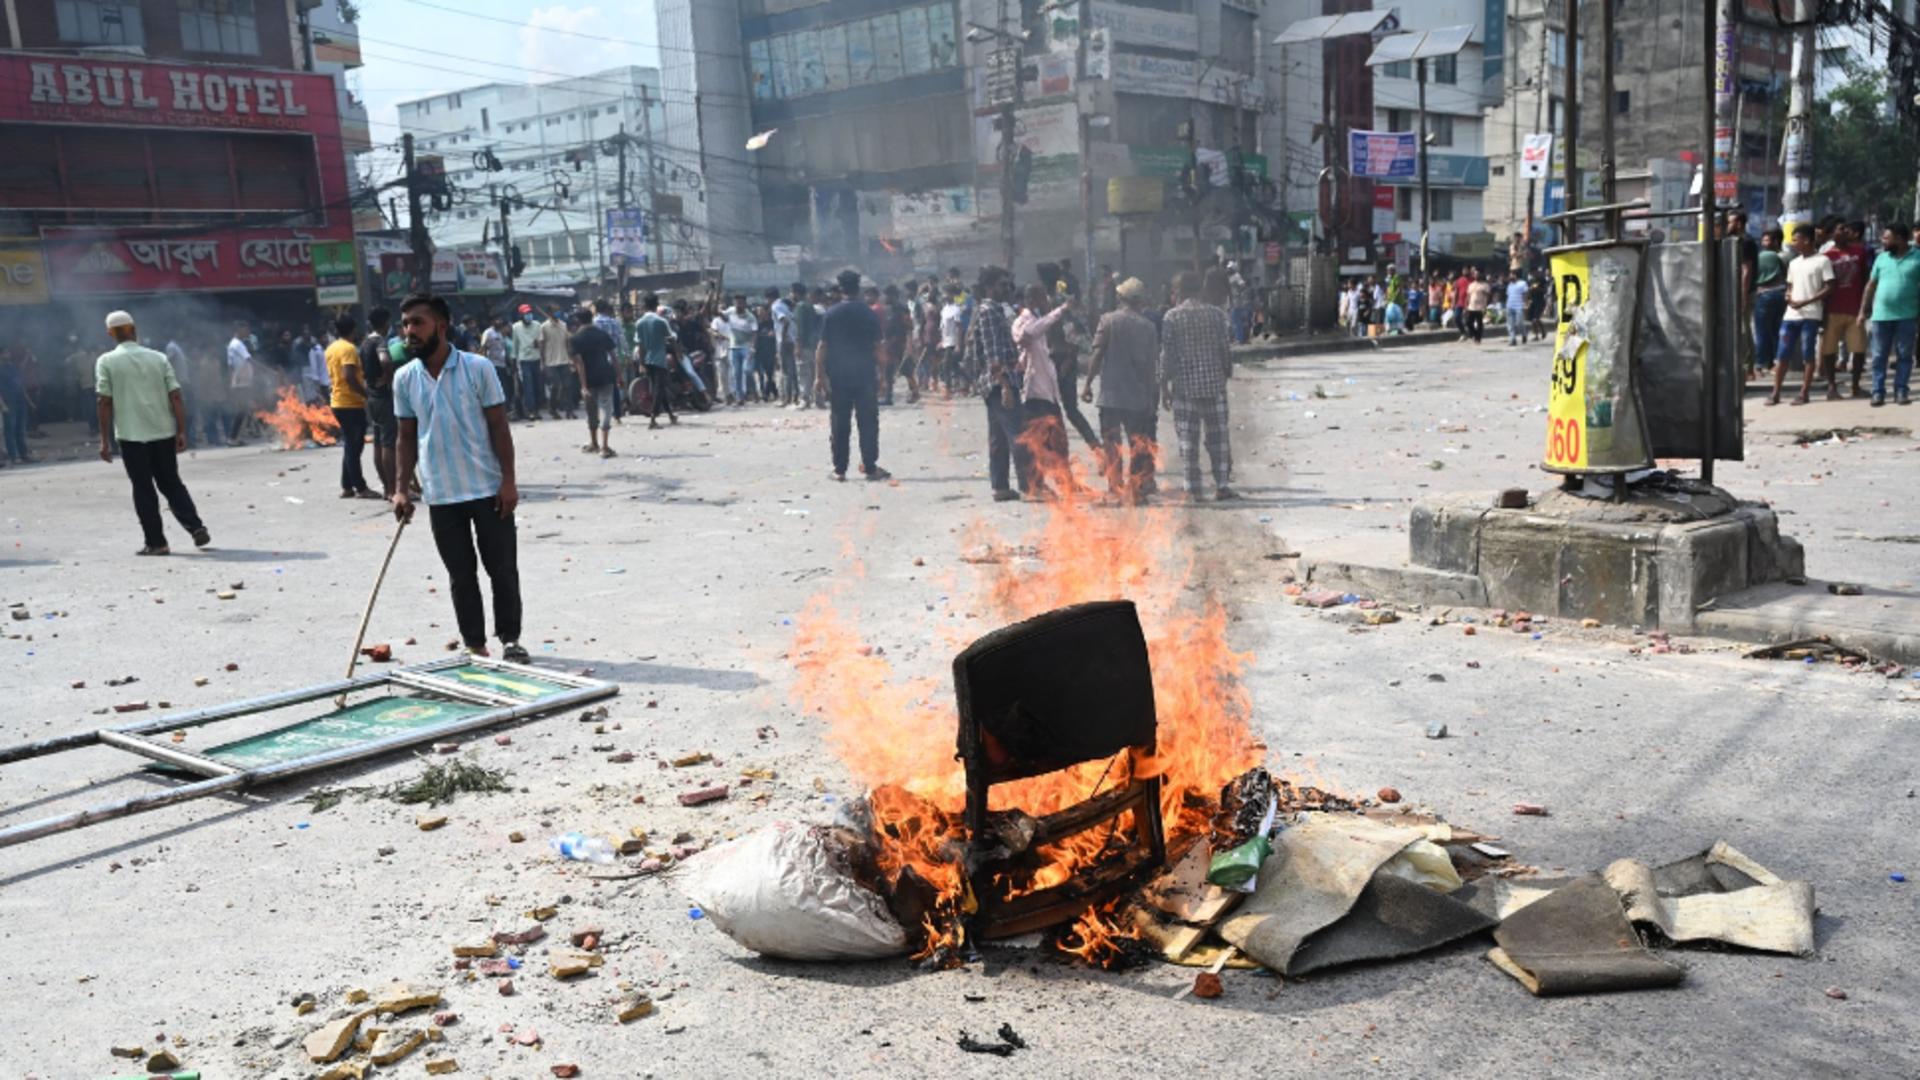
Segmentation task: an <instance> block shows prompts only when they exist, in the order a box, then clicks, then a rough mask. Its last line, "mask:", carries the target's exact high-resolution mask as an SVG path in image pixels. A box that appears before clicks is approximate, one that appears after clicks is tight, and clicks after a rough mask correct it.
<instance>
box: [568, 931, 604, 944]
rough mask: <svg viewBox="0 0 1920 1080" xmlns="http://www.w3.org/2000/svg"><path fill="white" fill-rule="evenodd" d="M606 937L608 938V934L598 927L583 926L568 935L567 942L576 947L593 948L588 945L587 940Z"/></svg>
mask: <svg viewBox="0 0 1920 1080" xmlns="http://www.w3.org/2000/svg"><path fill="white" fill-rule="evenodd" d="M606 936H607V932H606V931H605V930H602V929H600V928H599V927H597V926H583V927H581V928H580V929H578V930H575V931H573V932H572V933H570V934H568V935H567V940H568V941H570V942H572V943H573V944H574V945H576V946H580V947H583V948H592V946H590V945H587V944H586V940H587V939H588V938H600V937H606Z"/></svg>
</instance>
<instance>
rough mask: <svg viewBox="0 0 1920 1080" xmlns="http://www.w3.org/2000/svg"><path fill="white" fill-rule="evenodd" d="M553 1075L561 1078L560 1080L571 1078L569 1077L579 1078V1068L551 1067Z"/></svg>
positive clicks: (567, 1066) (576, 1066) (571, 1066)
mask: <svg viewBox="0 0 1920 1080" xmlns="http://www.w3.org/2000/svg"><path fill="white" fill-rule="evenodd" d="M553 1075H555V1076H558V1077H561V1080H566V1078H567V1077H571V1076H579V1075H580V1066H578V1065H555V1066H554V1067H553Z"/></svg>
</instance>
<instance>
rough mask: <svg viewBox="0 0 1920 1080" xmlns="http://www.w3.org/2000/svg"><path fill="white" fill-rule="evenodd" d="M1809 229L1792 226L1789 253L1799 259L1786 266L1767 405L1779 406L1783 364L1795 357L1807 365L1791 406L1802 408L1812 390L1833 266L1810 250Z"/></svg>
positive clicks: (1784, 377) (1812, 242)
mask: <svg viewBox="0 0 1920 1080" xmlns="http://www.w3.org/2000/svg"><path fill="white" fill-rule="evenodd" d="M1815 243H1816V240H1815V238H1814V232H1813V226H1811V225H1795V226H1794V227H1793V250H1794V252H1795V253H1796V254H1797V255H1798V256H1799V258H1796V259H1794V260H1793V261H1792V262H1790V263H1788V264H1787V313H1786V316H1785V318H1783V319H1782V320H1781V322H1780V351H1779V352H1778V353H1777V354H1776V355H1775V358H1774V362H1773V393H1772V394H1770V395H1768V397H1767V404H1769V405H1778V404H1780V391H1781V390H1782V389H1783V388H1785V386H1786V382H1787V365H1788V364H1790V363H1792V362H1793V360H1794V358H1795V357H1798V358H1799V359H1800V361H1801V362H1802V363H1804V364H1806V365H1807V376H1806V379H1805V380H1804V385H1803V386H1802V387H1801V388H1800V394H1799V396H1797V397H1795V398H1794V399H1793V403H1794V404H1795V405H1805V404H1806V403H1807V397H1808V394H1809V392H1810V391H1811V390H1812V389H1813V377H1814V375H1813V373H1814V370H1815V369H1816V368H1818V367H1819V366H1820V326H1821V324H1822V323H1823V322H1824V321H1825V319H1826V315H1827V306H1826V299H1827V295H1828V294H1829V293H1831V292H1833V282H1834V277H1833V263H1832V262H1831V261H1829V260H1828V259H1827V257H1826V256H1825V255H1822V254H1820V253H1819V252H1817V251H1815V250H1814V246H1815Z"/></svg>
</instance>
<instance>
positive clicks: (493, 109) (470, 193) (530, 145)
mask: <svg viewBox="0 0 1920 1080" xmlns="http://www.w3.org/2000/svg"><path fill="white" fill-rule="evenodd" d="M660 91H661V87H660V73H659V71H657V70H655V69H653V68H642V67H620V68H611V69H609V70H606V71H600V72H595V73H593V74H590V75H581V76H577V77H575V78H571V79H560V80H556V81H554V82H546V83H536V84H525V83H486V84H483V85H480V86H474V87H468V88H466V89H463V90H458V91H453V92H450V93H444V94H435V95H434V96H432V97H425V98H416V99H414V100H412V101H406V102H402V103H400V105H399V117H400V128H401V130H402V132H404V133H406V134H410V135H412V136H413V137H414V153H415V155H416V158H417V159H418V160H420V162H421V164H422V167H423V168H426V169H429V170H431V169H444V171H445V173H446V177H447V181H448V186H449V189H450V190H451V191H452V192H454V195H453V205H452V206H451V207H449V208H447V209H444V210H439V211H434V210H429V211H428V212H427V227H428V231H429V233H430V235H431V236H432V238H433V243H434V247H435V248H436V250H451V251H467V252H472V251H478V250H481V249H483V248H485V249H489V250H493V251H496V252H500V253H502V254H504V251H502V249H501V247H500V237H501V218H502V214H503V210H504V214H505V218H506V231H507V234H508V236H509V237H510V239H511V243H512V245H513V246H514V247H517V248H518V249H519V251H520V253H521V257H522V259H524V263H525V265H524V269H523V270H522V271H521V273H520V274H519V275H518V278H517V280H516V282H515V284H516V285H520V286H522V287H528V288H540V287H557V286H567V285H573V284H576V283H579V282H583V281H589V280H597V279H599V278H600V277H601V276H602V274H603V272H604V271H605V270H606V268H607V267H608V266H609V260H608V257H607V252H606V250H605V247H606V239H607V238H606V216H605V214H606V211H607V210H610V209H614V208H618V207H621V206H623V205H624V206H628V207H638V208H641V209H643V210H645V209H655V205H654V203H653V201H652V200H654V199H656V198H658V197H660V196H663V195H675V196H681V197H683V198H684V194H685V193H686V192H687V191H688V190H690V188H691V187H693V186H695V180H697V177H695V178H694V179H692V180H690V179H689V177H688V171H687V170H685V169H684V168H683V167H676V166H674V165H673V164H672V163H671V162H670V161H669V160H668V159H666V158H664V157H663V156H662V155H660V154H659V153H657V152H656V151H657V141H658V140H657V138H654V137H651V136H652V134H653V133H654V132H656V131H658V130H660V129H661V128H662V127H664V125H665V116H664V112H663V110H662V107H661V102H660ZM623 131H624V132H625V133H626V134H627V135H629V136H631V139H630V140H629V141H628V142H627V143H626V154H625V157H626V166H625V178H626V183H625V187H624V189H623V188H622V186H621V166H620V157H621V155H620V152H619V146H620V140H619V139H618V136H619V135H620V134H621V133H622V132H623ZM403 203H404V199H402V200H401V202H400V203H399V204H396V209H397V210H401V211H403V210H404V207H403V205H402V204H403ZM652 216H655V217H657V216H658V215H657V213H655V214H654V215H652ZM395 217H396V218H398V217H399V214H398V213H396V214H395ZM650 239H651V240H652V243H651V245H650V248H649V251H648V253H647V265H649V266H664V267H672V266H676V265H678V264H679V263H680V261H681V260H682V258H683V253H682V251H681V249H680V246H679V244H678V243H677V242H676V241H675V240H674V239H673V238H672V237H670V236H663V235H661V234H660V232H659V231H658V230H655V231H653V232H652V233H651V234H650ZM635 269H636V270H637V269H640V267H635Z"/></svg>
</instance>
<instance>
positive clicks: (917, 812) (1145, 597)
mask: <svg viewBox="0 0 1920 1080" xmlns="http://www.w3.org/2000/svg"><path fill="white" fill-rule="evenodd" d="M1069 475H1070V474H1069V473H1068V471H1067V470H1064V469H1063V470H1060V471H1059V472H1057V473H1056V474H1055V476H1056V478H1057V479H1059V480H1061V481H1062V482H1061V483H1059V485H1058V486H1056V488H1055V490H1056V491H1057V492H1059V493H1060V494H1061V496H1062V497H1061V498H1059V499H1058V500H1057V501H1055V502H1052V503H1049V504H1047V511H1046V514H1045V518H1044V520H1043V522H1042V524H1041V526H1040V529H1039V534H1038V536H1037V538H1035V539H1034V541H1033V548H1032V549H1031V550H1032V551H1034V552H1035V554H1036V556H1037V557H1036V558H1032V559H1026V558H1017V557H1016V558H1005V557H1002V558H998V560H997V561H982V560H979V559H975V558H972V557H969V558H968V560H967V561H968V562H969V563H972V564H974V566H975V568H976V569H977V570H978V571H979V576H978V578H977V580H976V581H975V582H974V589H973V595H972V596H971V597H970V598H969V600H968V602H967V603H965V604H963V605H962V609H963V610H967V611H971V612H974V613H976V614H977V615H978V616H979V618H978V619H977V620H976V621H974V622H972V623H970V624H968V626H967V629H968V630H969V631H971V632H972V633H971V636H978V635H979V634H981V633H985V632H986V631H987V630H990V629H992V628H994V627H997V626H1000V625H1003V624H1006V623H1011V622H1016V621H1019V620H1022V619H1027V618H1031V617H1033V616H1036V615H1040V614H1043V613H1045V612H1048V611H1052V610H1054V609H1056V608H1061V607H1065V606H1068V605H1070V604H1078V603H1084V602H1087V601H1094V600H1114V599H1128V600H1132V601H1133V602H1134V605H1135V607H1136V608H1137V609H1138V612H1139V617H1140V623H1141V627H1142V629H1143V630H1144V631H1145V634H1146V638H1147V651H1148V654H1149V659H1150V662H1151V664H1152V668H1153V682H1154V698H1155V711H1156V713H1157V718H1158V733H1157V738H1156V742H1157V748H1158V752H1157V754H1156V756H1155V757H1153V758H1152V759H1150V760H1148V761H1145V762H1142V763H1141V764H1142V770H1141V771H1142V772H1143V773H1144V775H1148V776H1153V775H1157V776H1159V777H1161V779H1162V788H1161V810H1162V815H1163V818H1164V821H1165V827H1166V833H1167V839H1168V844H1169V847H1170V848H1174V849H1177V848H1178V846H1179V845H1180V844H1181V843H1182V842H1183V841H1184V840H1187V839H1189V838H1193V837H1198V836H1201V835H1204V834H1206V833H1207V832H1208V830H1209V827H1210V824H1211V817H1212V815H1213V813H1214V810H1215V808H1216V807H1217V805H1218V798H1219V792H1220V790H1221V787H1222V785H1224V784H1226V783H1227V782H1228V781H1230V780H1232V779H1233V778H1234V777H1236V776H1239V775H1240V774H1242V773H1243V772H1245V771H1246V770H1248V769H1249V768H1251V767H1253V766H1255V765H1257V764H1259V762H1260V760H1261V751H1262V748H1261V746H1260V745H1259V743H1258V741H1257V740H1256V739H1255V737H1254V735H1253V731H1252V728H1251V726H1250V720H1251V716H1252V701H1251V698H1250V696H1249V695H1248V693H1247V690H1246V688H1245V687H1244V686H1243V685H1242V684H1241V682H1240V675H1241V672H1242V671H1243V670H1244V669H1245V667H1246V665H1247V662H1248V660H1249V657H1248V656H1247V655H1246V654H1244V653H1239V652H1235V651H1234V650H1233V648H1232V647H1231V646H1230V645H1229V644H1228V642H1227V615H1226V611H1225V609H1223V608H1222V607H1221V606H1220V605H1219V604H1218V603H1217V602H1216V601H1214V600H1212V599H1210V598H1208V599H1199V600H1196V599H1195V597H1194V594H1193V592H1192V591H1190V588H1189V585H1190V582H1191V581H1192V579H1193V574H1194V571H1193V558H1192V549H1191V545H1190V544H1189V543H1186V542H1180V541H1178V539H1177V533H1176V530H1177V528H1178V524H1179V519H1178V517H1177V516H1176V515H1175V513H1173V512H1172V511H1168V510H1162V509H1147V510H1141V511H1127V512H1115V511H1111V510H1100V509H1097V508H1095V507H1094V506H1092V505H1091V504H1090V503H1088V502H1086V501H1085V500H1084V499H1083V498H1081V497H1080V495H1079V492H1080V490H1081V489H1080V488H1079V486H1078V485H1077V484H1074V483H1072V482H1070V480H1069V479H1068V477H1069ZM966 539H967V543H968V544H969V545H972V546H977V545H978V544H979V542H980V541H982V540H983V539H989V540H991V537H990V533H989V532H988V531H987V530H985V529H983V528H975V529H973V530H969V531H968V535H967V538H966ZM970 550H972V547H971V546H970ZM990 550H992V551H999V552H1018V551H1020V550H1022V549H1020V548H1016V547H1015V546H1014V545H1012V544H1011V543H1007V542H993V543H992V545H991V548H990ZM795 622H796V626H797V630H796V634H795V641H794V648H793V651H792V653H791V655H792V656H793V657H794V665H795V668H796V678H795V682H794V690H793V693H794V698H795V700H796V702H797V703H798V704H800V706H801V707H803V708H804V709H806V710H807V711H808V712H812V713H817V714H818V715H820V716H821V717H823V718H824V719H825V720H826V722H827V725H828V733H827V740H828V744H829V745H830V747H831V748H832V749H833V750H834V752H835V754H836V755H837V756H839V757H840V759H841V760H842V761H843V762H844V763H845V764H846V766H847V768H848V770H849V771H850V772H851V773H852V774H853V776H854V778H855V779H856V780H858V781H859V782H860V783H862V784H864V785H866V786H867V787H868V788H869V789H871V794H870V796H869V803H870V809H871V813H872V824H873V835H874V838H875V841H876V844H877V846H878V848H879V851H878V858H879V862H880V864H881V868H882V870H883V871H884V872H885V875H886V877H887V880H888V883H889V885H891V886H893V887H895V888H896V891H898V890H899V886H900V884H901V881H902V878H903V876H904V875H906V874H908V872H909V871H910V872H911V874H912V875H913V877H912V878H907V879H906V883H907V885H908V886H909V887H910V888H909V891H915V892H919V893H922V894H931V896H932V897H933V899H932V902H930V903H922V904H919V905H917V906H919V907H924V908H925V909H926V910H925V915H924V918H922V919H914V920H913V923H914V924H918V925H919V926H920V927H921V928H923V929H924V930H925V931H926V940H925V944H924V946H923V948H922V950H921V952H920V953H919V958H928V957H933V958H936V959H938V958H941V957H943V956H945V957H951V956H953V955H955V954H956V953H957V950H958V947H959V946H961V945H962V944H964V942H963V941H962V936H961V935H962V932H961V928H960V922H961V919H962V917H963V916H964V915H965V914H966V913H968V912H970V911H971V910H972V909H973V907H974V900H973V898H972V897H971V896H970V895H968V892H967V889H968V886H967V882H966V875H965V872H964V870H963V868H962V860H961V854H962V851H963V849H964V846H965V843H966V835H965V830H964V829H963V827H962V825H961V816H960V815H961V811H962V809H963V807H964V805H965V799H966V775H965V770H964V767H963V766H962V764H961V763H960V762H959V761H958V760H957V759H956V757H955V735H956V731H957V729H958V724H959V720H958V716H957V713H956V712H955V707H954V705H953V689H952V685H951V683H950V682H949V681H948V680H947V679H946V678H943V677H921V678H918V679H911V680H903V679H900V678H897V677H896V673H895V672H894V670H893V666H892V664H891V662H890V661H889V660H888V659H887V657H886V655H885V653H884V651H883V650H882V649H878V648H874V647H871V646H869V645H868V644H866V643H865V642H864V641H862V639H861V636H860V634H859V631H858V629H857V625H856V622H855V616H854V615H853V614H851V613H848V612H845V611H843V610H841V609H840V608H838V607H836V605H835V598H834V596H833V595H832V594H831V593H830V592H829V593H822V594H820V595H817V596H815V597H813V598H812V599H811V600H810V601H809V602H808V603H807V605H806V607H805V609H804V610H803V612H802V613H801V616H800V617H799V618H798V619H796V620H795ZM952 644H954V645H955V647H956V651H957V649H958V648H960V647H964V645H965V644H966V642H965V641H957V642H953V643H952ZM942 674H943V675H944V673H942ZM1114 765H1115V763H1114V762H1113V761H1112V760H1108V761H1093V762H1087V763H1084V764H1081V765H1078V766H1074V767H1072V768H1068V769H1063V770H1060V771H1058V772H1053V773H1048V774H1045V775H1042V776H1037V777H1033V778H1030V779H1027V780H1022V781H1018V782H1014V783H1009V784H1003V785H999V786H997V787H995V788H994V789H993V791H992V795H991V799H990V809H992V810H994V811H1000V810H1007V809H1011V808H1015V807H1017V808H1019V809H1020V810H1023V811H1025V812H1026V813H1028V814H1031V815H1033V816H1035V817H1041V816H1045V815H1047V814H1051V813H1054V812H1056V811H1059V810H1063V809H1066V808H1067V807H1070V806H1074V805H1076V804H1078V803H1081V802H1083V801H1085V800H1086V799H1088V798H1090V797H1092V796H1093V795H1095V794H1097V793H1099V792H1100V791H1101V790H1104V787H1103V785H1106V784H1110V783H1112V782H1116V781H1120V780H1123V779H1125V778H1124V777H1120V776H1116V775H1111V774H1110V770H1112V769H1113V768H1114ZM1131 827H1133V826H1132V823H1131V820H1130V815H1129V816H1128V817H1127V818H1123V819H1122V828H1123V829H1126V828H1131ZM1103 832H1104V830H1098V831H1095V832H1094V833H1089V834H1081V835H1080V836H1077V837H1073V838H1070V839H1069V841H1068V842H1065V843H1061V844H1056V845H1052V846H1050V847H1049V848H1047V849H1045V851H1044V852H1043V853H1042V854H1043V856H1044V857H1043V859H1042V860H1041V861H1040V863H1039V865H1037V866H1036V867H1034V868H1033V869H1032V871H1031V875H1030V877H1029V878H1028V879H1027V880H1024V881H1002V882H1000V884H1002V885H1004V886H1005V887H1006V889H1007V894H1008V895H1009V896H1017V895H1021V894H1023V893H1026V892H1031V891H1034V890H1038V889H1043V888H1047V887H1048V886H1050V885H1053V884H1058V883H1059V882H1062V881H1065V880H1067V878H1069V877H1070V876H1072V875H1073V874H1074V873H1076V872H1077V871H1078V870H1079V869H1081V868H1084V867H1088V866H1091V865H1093V864H1094V863H1096V862H1098V861H1099V860H1100V859H1101V857H1102V856H1103V855H1104V854H1106V852H1107V851H1108V849H1109V846H1110V845H1111V844H1114V843H1118V842H1119V838H1116V837H1114V836H1111V835H1104V836H1103V835H1101V833H1103ZM915 878H917V879H918V880H914V879H915ZM922 883H924V884H922ZM911 928H912V925H910V929H911ZM1133 936H1134V931H1133V930H1132V929H1131V928H1129V927H1126V926H1124V925H1123V923H1122V920H1121V919H1120V918H1118V917H1117V912H1116V910H1115V909H1114V908H1113V907H1112V906H1111V905H1110V906H1109V907H1108V908H1106V909H1103V910H1097V911H1096V910H1091V909H1090V910H1089V911H1088V912H1087V913H1085V914H1084V915H1083V916H1081V918H1080V919H1079V920H1078V922H1076V923H1075V924H1073V925H1072V926H1071V927H1069V928H1066V929H1064V930H1063V931H1062V932H1061V933H1060V934H1059V935H1058V936H1057V937H1056V939H1055V940H1056V943H1057V945H1058V947H1059V948H1061V950H1062V951H1064V952H1068V953H1071V954H1073V955H1076V956H1080V957H1082V958H1083V959H1086V960H1087V961H1089V962H1092V963H1096V964H1102V965H1104V964H1106V963H1109V962H1111V961H1112V959H1113V958H1114V956H1115V954H1116V953H1117V952H1118V946H1117V943H1118V942H1120V941H1121V940H1123V939H1130V938H1132V937H1133Z"/></svg>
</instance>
